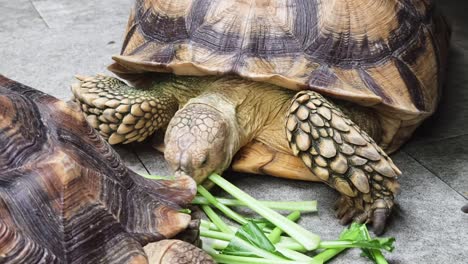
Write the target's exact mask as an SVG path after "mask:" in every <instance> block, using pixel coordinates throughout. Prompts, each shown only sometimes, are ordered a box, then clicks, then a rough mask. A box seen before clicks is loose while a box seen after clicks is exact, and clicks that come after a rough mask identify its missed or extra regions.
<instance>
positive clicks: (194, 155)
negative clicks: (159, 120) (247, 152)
mask: <svg viewBox="0 0 468 264" xmlns="http://www.w3.org/2000/svg"><path fill="white" fill-rule="evenodd" d="M236 131H237V130H236V129H232V128H231V125H230V123H229V120H227V119H226V118H224V117H223V114H222V112H221V111H219V110H218V109H215V108H213V107H212V106H208V105H206V104H198V103H197V104H189V105H187V106H186V107H184V108H183V109H181V110H180V111H179V112H177V113H176V115H175V116H174V118H172V120H171V122H170V123H169V126H168V129H167V131H166V136H165V146H166V147H165V151H164V156H165V158H166V160H167V162H168V163H169V165H170V167H171V169H172V170H173V171H174V172H175V174H176V175H189V176H191V177H192V178H194V179H195V181H196V182H197V183H201V182H203V181H204V180H205V179H206V177H208V176H209V175H210V174H211V173H215V172H216V173H221V172H223V171H224V170H225V169H226V168H227V167H228V166H229V164H230V163H231V160H232V156H233V153H234V152H235V151H234V150H235V149H236V146H237V145H238V144H236V141H235V138H236V137H235V135H234V134H235V132H236Z"/></svg>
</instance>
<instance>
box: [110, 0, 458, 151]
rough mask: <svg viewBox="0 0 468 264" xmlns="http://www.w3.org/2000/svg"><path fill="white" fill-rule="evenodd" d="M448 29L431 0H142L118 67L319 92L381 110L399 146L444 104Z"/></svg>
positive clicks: (387, 136) (124, 70)
mask: <svg viewBox="0 0 468 264" xmlns="http://www.w3.org/2000/svg"><path fill="white" fill-rule="evenodd" d="M449 35H450V34H449V30H448V27H447V24H446V22H445V20H444V18H443V17H442V16H441V15H440V14H438V13H437V12H436V10H435V9H434V6H433V4H432V2H431V1H430V0H326V1H325V0H310V1H301V0H289V1H287V0H236V1H221V0H212V1H203V0H200V1H195V0H174V1H162V0H137V1H136V5H135V8H134V10H133V11H132V13H131V15H130V19H129V22H128V26H127V34H126V37H125V41H124V43H123V48H122V55H120V56H114V60H115V61H116V62H117V64H114V65H113V66H111V70H114V72H115V73H117V74H118V75H120V76H122V77H124V78H125V75H126V74H127V76H128V73H142V72H148V71H156V72H173V73H175V74H180V75H222V74H237V75H239V76H241V77H244V78H247V79H252V80H256V81H266V82H270V83H273V84H276V85H279V86H282V87H285V88H289V89H293V90H302V89H312V90H315V91H317V92H319V93H321V94H323V95H327V96H331V97H334V98H338V99H343V100H347V101H351V102H354V103H358V104H361V105H364V106H369V107H373V108H376V109H377V110H378V112H379V113H380V114H381V115H382V123H383V125H384V128H385V129H384V130H385V133H386V134H384V139H383V145H384V147H386V146H387V147H390V145H394V146H391V147H390V148H395V147H396V146H398V145H399V144H400V143H401V142H402V141H403V140H404V139H405V138H407V137H408V136H409V135H410V134H411V132H412V131H413V130H414V129H415V128H416V126H417V125H418V124H419V123H420V122H421V121H422V120H423V119H424V118H426V117H427V116H429V115H430V114H432V113H433V112H434V110H435V108H436V105H437V103H438V98H439V89H440V87H441V84H442V79H443V72H444V68H445V65H446V57H447V50H448V40H449ZM122 66H123V67H122ZM400 128H404V129H400ZM397 134H399V135H397ZM392 141H394V142H392Z"/></svg>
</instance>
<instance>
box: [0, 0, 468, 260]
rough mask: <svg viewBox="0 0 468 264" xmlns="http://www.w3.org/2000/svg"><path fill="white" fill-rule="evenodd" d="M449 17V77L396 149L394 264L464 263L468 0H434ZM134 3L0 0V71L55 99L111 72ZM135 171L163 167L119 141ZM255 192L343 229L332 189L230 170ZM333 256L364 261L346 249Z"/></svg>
mask: <svg viewBox="0 0 468 264" xmlns="http://www.w3.org/2000/svg"><path fill="white" fill-rule="evenodd" d="M439 2H440V6H441V8H442V9H443V11H444V12H445V13H446V14H447V16H448V18H449V20H450V21H451V23H452V24H453V41H452V48H451V52H450V67H449V74H448V80H447V84H446V87H445V90H444V92H443V97H442V101H441V105H440V107H439V110H438V112H437V113H436V114H435V115H434V116H433V117H432V118H431V119H430V120H428V121H427V122H425V123H424V125H423V126H422V127H421V128H420V129H418V131H417V132H416V135H415V136H414V138H413V140H411V141H410V142H409V143H408V144H406V146H404V147H403V148H402V150H400V151H399V152H398V153H396V154H395V155H393V159H394V160H395V163H396V164H397V165H398V166H399V167H400V168H401V170H402V171H403V176H402V177H401V185H402V193H401V195H400V196H398V203H399V207H398V209H397V210H395V213H394V215H393V217H392V219H391V221H390V224H389V227H388V231H387V233H386V235H388V236H394V237H396V238H397V242H396V250H395V251H394V253H391V254H387V256H388V259H389V260H390V262H391V263H442V262H445V263H468V214H463V213H462V212H461V211H460V208H461V207H462V206H463V205H464V204H466V203H467V198H468V18H466V10H468V4H467V3H466V2H463V1H455V0H445V1H439ZM131 5H132V0H86V1H73V0H60V1H59V0H16V1H9V0H0V73H1V74H4V75H6V76H8V77H10V78H12V79H15V80H17V81H20V82H23V83H25V84H27V85H30V86H32V87H35V88H37V89H40V90H42V91H44V92H47V93H50V94H52V95H54V96H57V97H58V98H61V99H65V100H66V99H68V98H69V97H70V91H69V86H70V83H71V82H73V75H74V74H76V73H79V74H83V75H84V74H89V75H91V74H95V73H100V72H102V73H107V71H106V70H105V67H106V65H108V64H109V63H110V62H111V55H112V54H117V53H118V52H119V49H120V43H121V41H122V37H123V33H124V27H125V24H126V20H127V16H128V12H129V9H130V7H131ZM118 150H119V152H120V153H121V155H122V156H123V158H124V160H125V161H126V162H127V163H128V165H129V166H130V167H132V168H133V169H134V170H136V171H138V172H142V173H145V172H150V173H153V174H160V175H165V174H168V173H169V172H168V168H167V166H166V164H165V162H164V159H163V157H162V155H161V154H159V153H157V152H155V151H154V150H152V149H151V148H149V147H148V146H144V145H131V146H126V147H119V148H118ZM227 174H228V175H229V176H228V177H229V179H230V180H231V181H232V182H234V183H235V184H236V185H238V186H239V187H241V188H243V189H244V190H246V191H247V192H249V193H251V194H252V195H253V196H255V197H257V198H259V199H272V200H306V199H307V200H310V199H317V200H318V202H319V212H318V213H317V214H310V215H305V216H304V217H303V219H302V220H301V224H303V225H304V226H306V227H307V228H309V229H310V230H313V231H315V232H316V233H318V234H320V235H321V236H322V237H323V238H324V239H334V238H336V237H337V236H338V234H339V232H340V231H341V230H342V228H343V227H342V226H340V225H339V224H338V222H337V221H336V220H335V218H334V216H333V211H332V209H331V206H332V204H333V202H334V200H335V199H336V198H337V197H338V196H337V194H336V193H335V192H334V191H333V190H331V189H329V188H327V187H326V186H324V185H321V184H315V183H307V182H299V181H288V180H283V179H277V178H271V177H266V176H258V175H241V174H235V173H227ZM332 263H369V262H368V261H366V260H365V259H363V258H361V257H360V256H359V251H358V250H349V251H348V252H347V253H346V257H344V256H341V257H339V258H337V259H335V260H334V261H332Z"/></svg>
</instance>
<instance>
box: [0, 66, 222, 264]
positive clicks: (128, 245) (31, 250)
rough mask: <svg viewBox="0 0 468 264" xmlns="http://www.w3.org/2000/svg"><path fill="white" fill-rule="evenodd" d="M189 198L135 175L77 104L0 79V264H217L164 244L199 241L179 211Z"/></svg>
mask: <svg viewBox="0 0 468 264" xmlns="http://www.w3.org/2000/svg"><path fill="white" fill-rule="evenodd" d="M195 193H196V184H195V182H194V181H193V179H191V178H190V177H188V176H185V177H180V178H177V179H175V180H159V181H153V180H148V179H145V178H143V177H141V176H139V175H138V174H136V173H135V172H133V171H131V170H130V169H128V168H127V167H125V165H124V164H123V162H122V160H121V159H120V158H119V156H118V155H117V154H116V152H115V151H114V150H113V149H112V148H111V147H110V146H109V144H107V143H106V142H105V141H104V140H103V139H102V138H101V137H100V136H99V134H98V133H96V131H95V130H94V129H93V128H92V127H90V126H89V124H88V123H87V122H86V119H85V118H84V116H83V115H82V114H81V112H80V111H79V109H78V108H77V106H76V105H73V104H70V103H65V102H63V101H60V100H58V99H56V98H54V97H52V96H50V95H47V94H44V93H42V92H39V91H37V90H34V89H32V88H30V87H27V86H25V85H22V84H19V83H17V82H14V81H12V80H9V79H7V78H5V77H3V76H2V75H0V263H12V264H13V263H22V264H31V263H119V264H121V263H134V264H136V263H141V264H143V263H161V264H177V263H181V264H182V263H187V261H188V260H189V261H191V262H190V263H197V264H209V263H214V261H213V260H212V259H211V257H210V256H208V255H207V254H206V253H204V251H202V250H201V249H199V248H197V247H195V246H194V245H192V244H189V243H187V242H183V241H181V240H175V239H170V238H173V237H174V236H175V235H179V238H184V239H187V240H188V241H190V242H195V241H197V238H198V232H197V230H198V226H197V224H199V219H198V218H196V217H195V218H191V216H190V215H188V214H184V213H181V212H178V210H180V209H181V208H183V207H185V206H186V205H187V204H189V203H190V201H191V200H192V199H193V197H194V195H195ZM156 241H158V242H156ZM152 242H155V243H152ZM148 243H150V244H149V245H147V246H146V247H145V248H143V246H144V245H145V244H148Z"/></svg>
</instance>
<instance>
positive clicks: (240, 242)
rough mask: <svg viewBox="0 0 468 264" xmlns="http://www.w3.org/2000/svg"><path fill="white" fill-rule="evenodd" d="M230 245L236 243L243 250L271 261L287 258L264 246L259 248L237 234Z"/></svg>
mask: <svg viewBox="0 0 468 264" xmlns="http://www.w3.org/2000/svg"><path fill="white" fill-rule="evenodd" d="M229 244H230V245H231V244H235V245H236V246H237V247H238V248H242V249H243V250H246V251H248V252H250V253H252V254H253V255H256V256H259V257H263V258H265V259H269V260H270V261H271V260H286V259H285V258H283V257H280V256H278V255H276V254H274V253H271V252H269V251H267V250H264V249H262V248H259V247H257V246H255V245H252V244H250V243H249V242H247V241H245V240H243V239H241V238H238V237H237V236H235V237H234V238H233V239H232V240H231V242H230V243H229ZM228 247H229V246H228Z"/></svg>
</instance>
